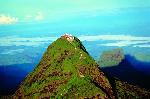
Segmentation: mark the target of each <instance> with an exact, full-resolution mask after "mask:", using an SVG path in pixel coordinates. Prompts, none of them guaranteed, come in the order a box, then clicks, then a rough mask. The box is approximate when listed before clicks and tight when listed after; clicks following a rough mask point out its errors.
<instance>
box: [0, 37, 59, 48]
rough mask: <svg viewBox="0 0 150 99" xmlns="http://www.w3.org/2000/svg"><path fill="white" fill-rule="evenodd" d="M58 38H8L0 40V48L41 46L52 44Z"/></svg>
mask: <svg viewBox="0 0 150 99" xmlns="http://www.w3.org/2000/svg"><path fill="white" fill-rule="evenodd" d="M56 39H57V37H34V38H28V37H17V36H8V37H1V38H0V46H34V47H37V46H40V45H42V44H46V43H51V42H52V41H54V40H56Z"/></svg>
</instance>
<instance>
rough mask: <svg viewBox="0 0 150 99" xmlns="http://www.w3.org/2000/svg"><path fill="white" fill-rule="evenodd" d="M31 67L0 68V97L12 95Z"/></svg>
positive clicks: (8, 66) (28, 65)
mask: <svg viewBox="0 0 150 99" xmlns="http://www.w3.org/2000/svg"><path fill="white" fill-rule="evenodd" d="M33 67H34V64H13V65H7V66H0V95H9V94H13V93H14V92H15V91H16V88H17V87H18V86H19V85H20V83H21V81H22V80H23V79H24V78H25V76H26V75H27V74H28V73H29V72H31V71H32V70H33Z"/></svg>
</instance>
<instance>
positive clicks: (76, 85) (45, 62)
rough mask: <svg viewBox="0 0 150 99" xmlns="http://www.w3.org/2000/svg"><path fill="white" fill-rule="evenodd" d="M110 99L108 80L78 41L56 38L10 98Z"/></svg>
mask: <svg viewBox="0 0 150 99" xmlns="http://www.w3.org/2000/svg"><path fill="white" fill-rule="evenodd" d="M18 97H21V98H31V97H32V98H37V97H38V98H44V97H47V98H50V97H51V98H52V97H54V98H56V97H57V98H61V97H64V98H68V97H70V98H79V97H80V98H83V97H84V98H85V97H89V98H91V97H107V98H110V97H111V98H112V97H114V96H113V91H112V88H111V85H110V84H109V81H108V79H107V78H106V77H105V76H104V74H103V72H101V71H99V69H98V65H97V64H96V63H95V61H94V60H93V58H92V57H90V56H89V54H88V53H87V51H86V50H85V48H84V46H82V44H81V42H80V41H79V40H78V39H77V38H75V40H74V41H73V42H71V43H70V42H69V41H67V40H66V39H65V38H59V39H58V40H57V41H55V42H53V43H52V44H51V45H50V46H49V47H48V49H47V51H46V52H45V53H44V55H43V58H42V59H41V61H40V63H39V64H38V65H37V67H36V68H35V70H34V71H33V72H32V73H30V74H29V75H28V76H27V77H26V79H25V80H24V81H23V82H22V84H21V86H20V87H19V89H18V90H17V91H16V93H15V94H14V98H18Z"/></svg>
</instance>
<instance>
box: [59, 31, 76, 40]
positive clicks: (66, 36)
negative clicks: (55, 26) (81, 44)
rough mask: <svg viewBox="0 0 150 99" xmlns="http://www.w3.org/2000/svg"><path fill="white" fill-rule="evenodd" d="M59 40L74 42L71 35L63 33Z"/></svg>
mask: <svg viewBox="0 0 150 99" xmlns="http://www.w3.org/2000/svg"><path fill="white" fill-rule="evenodd" d="M61 38H63V39H66V40H68V41H69V42H72V41H73V40H74V36H72V35H71V34H68V33H65V34H64V35H63V36H61Z"/></svg>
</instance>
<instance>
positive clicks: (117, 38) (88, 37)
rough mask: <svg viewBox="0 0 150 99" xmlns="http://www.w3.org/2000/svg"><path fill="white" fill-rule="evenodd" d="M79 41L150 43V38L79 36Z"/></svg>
mask: <svg viewBox="0 0 150 99" xmlns="http://www.w3.org/2000/svg"><path fill="white" fill-rule="evenodd" d="M79 39H80V40H82V41H85V40H86V41H97V40H112V41H116V40H120V41H122V40H126V41H127V40H128V41H131V40H135V41H136V40H138V41H139V40H147V41H150V37H139V36H131V35H94V36H84V35H83V36H79Z"/></svg>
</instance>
